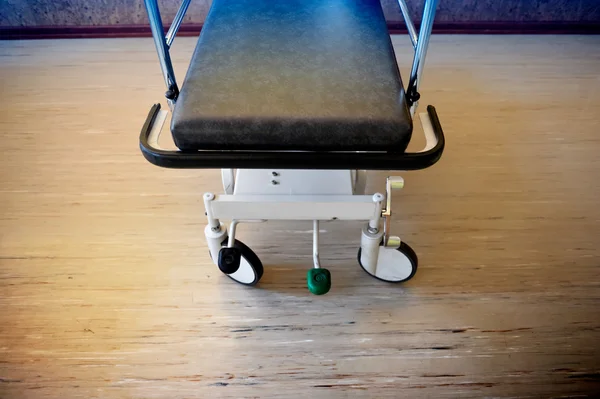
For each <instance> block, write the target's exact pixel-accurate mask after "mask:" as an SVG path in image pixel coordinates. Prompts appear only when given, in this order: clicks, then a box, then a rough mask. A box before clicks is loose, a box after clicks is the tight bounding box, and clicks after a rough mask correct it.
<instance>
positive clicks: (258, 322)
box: [0, 36, 600, 399]
mask: <svg viewBox="0 0 600 399" xmlns="http://www.w3.org/2000/svg"><path fill="white" fill-rule="evenodd" d="M394 40H395V43H396V45H397V46H398V58H399V61H400V64H401V67H402V70H403V72H404V73H405V75H406V73H407V69H408V67H409V65H410V61H411V60H410V58H409V57H403V56H402V54H406V51H409V50H410V48H409V47H408V43H407V40H405V38H404V37H401V38H394ZM194 45H195V41H194V39H191V38H178V39H177V40H176V41H175V47H174V52H175V53H174V60H175V64H176V72H177V73H178V75H179V79H180V81H181V80H182V79H183V75H184V73H185V69H186V66H187V63H188V61H189V58H190V55H191V52H192V50H193V47H194ZM427 62H428V63H427V69H426V73H425V76H424V78H425V80H424V85H423V88H422V92H423V100H422V105H423V106H424V105H426V104H429V103H431V104H434V105H436V107H437V109H438V113H439V116H440V119H441V121H442V124H443V126H444V128H445V132H446V135H447V147H446V152H445V155H444V156H443V158H442V160H441V161H440V162H439V163H438V164H437V165H436V166H434V167H433V168H431V169H427V170H423V171H418V172H410V173H405V174H403V177H404V178H405V179H406V188H405V190H404V191H403V193H401V194H399V195H398V197H397V198H395V201H396V205H397V207H396V210H397V215H398V218H397V219H396V220H395V221H394V229H395V231H397V232H398V234H399V235H401V236H402V238H403V239H404V240H405V241H406V242H408V243H409V244H410V245H411V246H412V247H413V248H415V250H416V251H417V253H418V255H419V257H420V268H419V272H418V273H417V275H416V276H415V278H414V279H413V280H411V281H410V282H409V283H407V284H405V285H402V286H397V285H387V284H384V283H382V282H379V281H377V280H374V279H371V278H369V277H368V276H367V275H366V274H365V273H364V272H363V271H362V270H361V269H360V268H359V267H358V265H357V264H356V252H357V249H358V245H359V239H360V230H359V229H360V225H359V224H356V223H341V222H340V223H328V224H324V225H323V229H324V230H326V233H325V234H323V238H322V241H323V247H322V249H321V256H322V262H323V264H324V265H326V266H327V267H328V268H329V269H330V270H331V271H332V273H333V279H334V281H333V288H332V290H331V292H330V293H329V294H328V295H326V296H323V297H315V296H312V295H311V294H309V293H308V291H307V289H306V288H305V286H306V282H305V273H306V270H307V268H309V267H310V265H311V239H312V237H311V234H310V228H311V226H310V224H305V223H287V224H285V223H273V224H271V225H270V228H269V229H267V226H265V225H258V226H256V227H248V226H245V225H244V226H242V228H241V230H240V238H241V239H242V240H243V241H245V242H246V243H247V244H248V245H250V246H251V247H252V248H253V249H254V250H255V252H257V254H258V255H259V256H260V257H261V259H262V261H263V263H264V264H265V266H266V271H265V275H264V277H263V280H262V281H261V284H260V286H259V287H256V288H253V289H252V288H246V287H243V286H240V285H237V284H235V283H234V282H232V281H231V280H229V279H228V278H227V277H224V276H222V275H221V274H220V273H219V272H218V270H217V268H216V267H215V266H214V265H211V264H210V263H209V258H208V255H207V247H206V245H205V243H204V239H203V228H204V224H205V219H204V212H203V206H202V200H201V195H202V194H203V193H204V192H205V191H216V192H218V191H219V190H220V175H219V172H218V171H214V170H208V171H198V170H189V171H181V170H165V169H160V168H157V167H154V166H152V165H151V164H149V163H148V162H146V161H145V160H144V159H143V157H142V155H141V154H140V152H139V149H138V133H139V130H140V128H141V126H142V124H143V122H144V119H145V117H146V114H147V112H148V110H149V108H150V106H151V105H152V103H153V102H155V101H160V100H161V99H162V93H163V92H164V88H163V82H162V77H161V74H160V68H159V64H158V62H157V58H156V55H155V53H154V47H153V42H152V40H151V39H127V40H116V39H115V40H73V41H28V42H18V41H12V42H0V87H1V90H2V91H1V93H2V95H1V96H0V140H1V148H2V154H1V156H0V173H1V180H0V183H1V186H0V233H1V236H0V255H1V258H0V397H1V398H2V399H13V398H192V397H194V398H217V397H223V398H242V397H260V398H268V397H288V398H299V397H312V398H333V397H336V398H337V397H340V398H341V397H349V398H367V397H370V398H371V397H372V398H381V397H390V398H400V397H406V398H426V397H429V398H446V397H447V398H455V397H465V398H466V397H468V398H483V397H522V398H550V397H554V398H558V397H594V396H596V395H600V358H599V357H600V37H598V36H583V37H576V36H560V37H553V36H540V37H536V36H524V37H520V36H489V37H485V36H469V37H461V36H435V37H434V38H433V39H432V44H431V49H430V55H429V57H428V60H427ZM386 176H387V173H385V172H374V173H369V179H370V182H369V189H370V191H375V190H381V189H382V184H383V182H384V179H385V177H386ZM596 397H598V396H596Z"/></svg>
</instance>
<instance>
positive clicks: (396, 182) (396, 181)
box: [382, 176, 404, 247]
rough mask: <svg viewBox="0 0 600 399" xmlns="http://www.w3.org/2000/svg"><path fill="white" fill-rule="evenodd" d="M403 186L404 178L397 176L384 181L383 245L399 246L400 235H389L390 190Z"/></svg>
mask: <svg viewBox="0 0 600 399" xmlns="http://www.w3.org/2000/svg"><path fill="white" fill-rule="evenodd" d="M402 188H404V179H403V178H402V177H399V176H390V177H388V178H387V180H386V182H385V193H386V206H385V210H384V211H383V213H382V216H383V220H384V223H383V245H384V246H385V247H398V246H400V242H401V241H400V237H396V236H390V229H391V223H392V192H393V191H394V190H401V189H402Z"/></svg>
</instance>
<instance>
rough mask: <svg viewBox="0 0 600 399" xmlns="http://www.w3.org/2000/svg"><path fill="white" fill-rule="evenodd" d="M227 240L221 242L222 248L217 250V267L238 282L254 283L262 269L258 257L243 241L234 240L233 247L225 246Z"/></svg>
mask: <svg viewBox="0 0 600 399" xmlns="http://www.w3.org/2000/svg"><path fill="white" fill-rule="evenodd" d="M227 241H228V239H227V238H226V239H225V240H224V241H223V243H222V244H221V245H222V246H223V247H224V248H222V249H221V251H220V252H219V258H220V259H219V269H220V270H221V271H222V272H223V273H224V274H225V275H227V276H228V277H229V278H231V279H232V280H234V281H237V282H238V283H240V284H244V285H256V283H258V281H259V280H260V278H261V277H262V275H263V271H264V269H263V265H262V263H261V261H260V259H259V258H258V256H256V254H255V253H254V252H253V251H252V250H251V249H250V248H249V247H247V246H246V245H245V244H244V243H243V242H241V241H239V240H235V242H234V244H233V248H227V247H225V246H226V245H227ZM221 258H223V262H221ZM238 262H239V264H238Z"/></svg>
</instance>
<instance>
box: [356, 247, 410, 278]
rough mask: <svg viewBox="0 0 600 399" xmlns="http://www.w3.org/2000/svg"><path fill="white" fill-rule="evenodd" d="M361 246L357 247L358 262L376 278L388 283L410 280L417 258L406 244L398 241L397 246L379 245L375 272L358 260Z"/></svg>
mask: <svg viewBox="0 0 600 399" xmlns="http://www.w3.org/2000/svg"><path fill="white" fill-rule="evenodd" d="M361 252H362V248H359V249H358V264H359V265H360V267H362V269H363V270H364V271H365V272H367V274H369V275H370V276H372V277H375V278H376V279H379V280H382V281H385V282H388V283H402V282H405V281H408V280H410V279H411V278H412V277H413V276H414V275H415V273H416V272H417V266H418V264H419V260H418V259H417V254H416V253H415V251H413V249H412V248H411V247H409V246H408V244H405V243H403V242H402V243H400V246H399V247H398V248H387V247H384V246H380V247H379V257H378V259H377V267H376V268H375V272H371V271H369V270H367V269H366V268H365V267H364V266H363V264H362V263H361V261H360V258H361V256H360V255H361Z"/></svg>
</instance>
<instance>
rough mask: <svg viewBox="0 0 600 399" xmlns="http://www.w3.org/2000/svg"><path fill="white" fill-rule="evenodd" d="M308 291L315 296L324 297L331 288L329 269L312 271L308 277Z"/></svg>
mask: <svg viewBox="0 0 600 399" xmlns="http://www.w3.org/2000/svg"><path fill="white" fill-rule="evenodd" d="M306 279H307V282H308V290H309V291H310V292H311V293H313V294H315V295H323V294H327V293H328V292H329V289H330V288H331V273H329V270H327V269H310V270H309V271H308V273H307V275H306Z"/></svg>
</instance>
